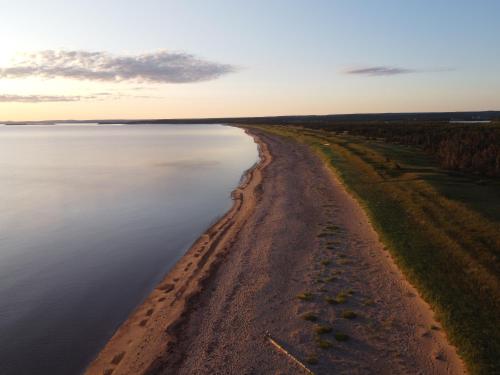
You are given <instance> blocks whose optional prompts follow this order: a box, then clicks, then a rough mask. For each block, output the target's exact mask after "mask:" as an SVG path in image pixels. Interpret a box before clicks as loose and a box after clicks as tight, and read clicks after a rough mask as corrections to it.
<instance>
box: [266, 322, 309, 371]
mask: <svg viewBox="0 0 500 375" xmlns="http://www.w3.org/2000/svg"><path fill="white" fill-rule="evenodd" d="M266 337H267V339H268V340H269V342H270V343H271V344H272V345H273V346H274V348H275V349H276V350H277V351H278V352H280V353H282V354H284V355H285V356H286V357H287V358H288V359H290V360H292V362H294V363H295V364H296V365H298V366H299V367H300V368H301V369H302V370H304V371H305V372H306V373H308V374H310V375H314V373H313V372H312V371H311V370H309V369H308V368H307V366H306V365H304V364H303V363H302V362H301V361H299V360H298V359H297V358H295V357H294V356H293V355H292V354H291V353H290V352H289V351H288V350H286V349H285V348H284V347H282V346H281V345H280V344H278V343H277V342H276V340H274V339H273V338H272V337H271V334H270V333H269V332H266Z"/></svg>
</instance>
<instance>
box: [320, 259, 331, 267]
mask: <svg viewBox="0 0 500 375" xmlns="http://www.w3.org/2000/svg"><path fill="white" fill-rule="evenodd" d="M320 263H321V265H322V266H329V265H330V264H332V261H331V260H328V259H323V260H322V261H321V262H320Z"/></svg>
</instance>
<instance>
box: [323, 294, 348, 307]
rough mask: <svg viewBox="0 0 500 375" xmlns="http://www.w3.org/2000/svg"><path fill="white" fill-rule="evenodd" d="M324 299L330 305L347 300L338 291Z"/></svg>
mask: <svg viewBox="0 0 500 375" xmlns="http://www.w3.org/2000/svg"><path fill="white" fill-rule="evenodd" d="M325 301H326V302H327V303H329V304H330V305H339V304H341V303H345V302H346V301H347V296H346V295H345V294H344V293H339V294H337V295H336V296H335V297H325Z"/></svg>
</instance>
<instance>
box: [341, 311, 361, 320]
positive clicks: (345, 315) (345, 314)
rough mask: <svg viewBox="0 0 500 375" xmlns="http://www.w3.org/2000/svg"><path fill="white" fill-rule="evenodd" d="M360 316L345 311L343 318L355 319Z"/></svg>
mask: <svg viewBox="0 0 500 375" xmlns="http://www.w3.org/2000/svg"><path fill="white" fill-rule="evenodd" d="M357 316H358V314H356V313H355V312H354V311H351V310H344V311H343V312H342V318H344V319H355V318H356V317H357Z"/></svg>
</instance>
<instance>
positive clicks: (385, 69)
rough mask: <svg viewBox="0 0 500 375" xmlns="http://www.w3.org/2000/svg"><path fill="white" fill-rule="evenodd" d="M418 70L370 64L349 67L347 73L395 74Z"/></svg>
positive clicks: (367, 74) (368, 74) (369, 74)
mask: <svg viewBox="0 0 500 375" xmlns="http://www.w3.org/2000/svg"><path fill="white" fill-rule="evenodd" d="M415 72H416V70H414V69H408V68H398V67H393V66H369V67H365V68H358V69H349V70H346V71H345V74H353V75H366V76H393V75H397V74H408V73H415Z"/></svg>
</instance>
